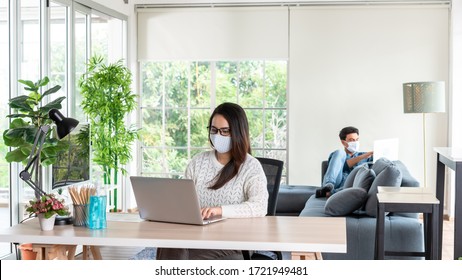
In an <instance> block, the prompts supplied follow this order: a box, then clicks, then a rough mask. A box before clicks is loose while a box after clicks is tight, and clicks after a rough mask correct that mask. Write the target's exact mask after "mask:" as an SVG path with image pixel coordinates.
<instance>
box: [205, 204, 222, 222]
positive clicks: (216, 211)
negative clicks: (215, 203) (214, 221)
mask: <svg viewBox="0 0 462 280" xmlns="http://www.w3.org/2000/svg"><path fill="white" fill-rule="evenodd" d="M221 213H222V211H221V207H206V208H202V209H201V214H202V219H208V218H210V217H212V216H221Z"/></svg>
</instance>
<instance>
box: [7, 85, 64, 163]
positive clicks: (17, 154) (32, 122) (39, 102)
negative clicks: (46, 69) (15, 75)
mask: <svg viewBox="0 0 462 280" xmlns="http://www.w3.org/2000/svg"><path fill="white" fill-rule="evenodd" d="M18 82H19V83H21V84H23V85H25V87H24V89H25V90H26V91H27V92H28V94H27V95H21V96H18V97H14V98H12V99H10V100H9V103H8V104H9V106H10V108H11V110H12V112H13V113H12V114H10V115H7V116H6V117H7V118H10V119H11V122H10V126H9V128H8V129H6V130H5V131H4V132H3V141H4V142H5V145H7V146H9V147H11V150H10V151H9V152H8V153H7V154H6V156H5V159H6V161H7V162H22V163H23V164H26V163H27V161H28V158H29V154H30V152H31V150H32V147H33V145H34V139H35V136H36V134H37V130H38V129H39V127H40V126H42V125H47V124H51V123H52V120H51V119H50V118H49V116H48V112H49V111H50V110H51V109H61V108H62V105H61V102H62V101H63V100H64V99H65V98H66V97H58V98H56V99H54V100H52V101H50V102H48V103H47V104H43V102H44V98H45V97H47V96H49V95H51V94H53V93H55V92H57V91H59V89H60V88H61V86H59V85H57V86H54V87H51V88H48V89H47V90H45V91H44V92H42V88H43V87H45V86H46V85H47V84H48V83H49V82H50V80H49V78H48V77H44V78H43V79H39V80H38V81H37V82H32V81H28V80H19V81H18ZM53 130H54V128H53V129H50V130H49V132H48V135H47V137H46V140H45V142H44V144H43V146H42V151H41V154H40V162H41V165H43V166H47V165H50V164H53V163H55V162H56V160H57V155H58V154H59V153H60V152H61V151H64V150H66V149H67V148H68V144H67V142H66V141H60V140H58V138H57V136H54V135H53V133H52V132H53Z"/></svg>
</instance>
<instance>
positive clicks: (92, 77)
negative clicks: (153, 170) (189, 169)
mask: <svg viewBox="0 0 462 280" xmlns="http://www.w3.org/2000/svg"><path fill="white" fill-rule="evenodd" d="M131 82H132V74H131V72H130V70H129V69H128V68H127V67H125V66H124V65H123V63H122V60H119V61H118V62H116V63H112V64H109V65H106V64H104V63H103V58H102V57H100V56H93V57H91V58H90V60H89V63H88V71H87V72H86V73H85V74H84V75H82V76H81V78H80V80H79V86H80V89H81V94H82V103H81V105H82V109H83V111H84V112H85V114H86V115H87V116H88V119H89V122H90V130H91V133H90V135H91V143H92V144H91V148H92V152H93V161H94V162H95V163H96V164H97V165H99V166H100V167H101V168H102V171H103V176H104V178H103V179H104V183H105V184H114V185H117V178H118V172H119V171H120V172H121V173H122V174H123V175H126V174H127V171H126V170H125V169H124V168H123V165H125V164H127V163H128V161H129V160H130V159H131V158H132V156H131V145H132V143H133V142H134V141H135V140H136V139H137V137H138V129H137V128H136V127H135V126H133V125H131V126H126V124H125V118H126V116H127V115H128V113H130V112H132V111H133V110H134V109H135V108H136V94H134V93H132V91H131ZM111 178H112V179H113V180H111ZM114 197H117V195H116V194H115V195H114ZM114 204H115V205H114V206H115V208H117V203H116V202H115V203H114Z"/></svg>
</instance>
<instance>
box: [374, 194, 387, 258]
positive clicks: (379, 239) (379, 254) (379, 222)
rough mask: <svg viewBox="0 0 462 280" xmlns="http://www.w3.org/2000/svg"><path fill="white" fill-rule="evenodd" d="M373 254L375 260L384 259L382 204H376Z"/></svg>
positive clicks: (383, 210) (383, 215) (383, 212)
mask: <svg viewBox="0 0 462 280" xmlns="http://www.w3.org/2000/svg"><path fill="white" fill-rule="evenodd" d="M374 254H375V256H374V257H375V258H374V259H376V260H383V259H385V206H384V205H383V204H382V203H378V204H377V218H376V227H375V252H374Z"/></svg>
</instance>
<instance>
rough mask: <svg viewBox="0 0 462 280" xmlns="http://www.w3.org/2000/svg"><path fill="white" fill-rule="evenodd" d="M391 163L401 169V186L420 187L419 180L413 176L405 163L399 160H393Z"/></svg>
mask: <svg viewBox="0 0 462 280" xmlns="http://www.w3.org/2000/svg"><path fill="white" fill-rule="evenodd" d="M393 163H394V164H395V165H396V166H397V167H398V168H399V170H400V171H401V175H402V177H403V180H402V181H401V186H402V187H420V183H419V181H417V179H416V178H414V177H413V176H412V175H411V173H410V172H409V170H408V169H407V167H406V165H404V163H402V162H401V161H399V160H396V161H393Z"/></svg>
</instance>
